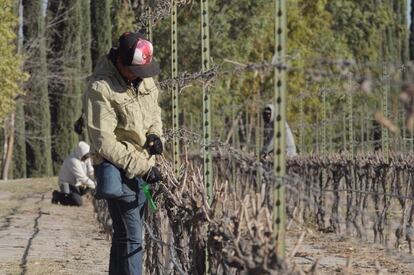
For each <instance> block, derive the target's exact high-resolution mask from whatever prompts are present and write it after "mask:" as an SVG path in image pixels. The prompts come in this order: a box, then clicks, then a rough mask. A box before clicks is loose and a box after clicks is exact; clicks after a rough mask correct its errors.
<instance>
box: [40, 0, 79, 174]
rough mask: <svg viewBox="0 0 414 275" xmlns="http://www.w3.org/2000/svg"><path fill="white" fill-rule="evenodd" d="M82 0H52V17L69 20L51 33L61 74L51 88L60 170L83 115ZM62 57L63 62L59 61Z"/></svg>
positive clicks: (56, 168)
mask: <svg viewBox="0 0 414 275" xmlns="http://www.w3.org/2000/svg"><path fill="white" fill-rule="evenodd" d="M81 2H82V1H81V0H67V1H60V0H49V2H48V4H49V14H50V18H56V17H59V16H62V15H64V16H65V20H61V21H60V22H59V23H58V24H56V26H55V29H54V30H52V31H51V32H50V38H49V40H50V43H51V45H50V48H51V49H52V51H51V52H52V53H53V56H51V57H50V58H51V60H52V62H53V63H54V64H55V66H54V68H53V72H52V73H53V74H55V75H58V76H60V77H58V79H57V80H56V83H53V85H52V87H51V89H50V97H51V98H52V101H51V102H52V107H51V109H52V134H53V137H54V142H53V145H54V146H53V151H52V156H53V161H54V165H53V167H54V171H55V173H57V172H58V171H59V169H60V165H61V164H62V162H63V160H64V159H65V158H66V157H67V156H68V155H69V154H70V153H71V151H72V150H73V148H74V147H75V145H76V143H77V142H78V140H79V139H78V136H77V134H76V133H75V131H74V130H73V125H74V123H75V121H76V120H77V119H78V117H79V116H80V114H81V108H82V107H81V105H82V104H81V93H82V92H81V73H82V72H83V70H82V52H81V51H82V43H81V33H82V26H81V25H82V11H81ZM59 60H60V62H59Z"/></svg>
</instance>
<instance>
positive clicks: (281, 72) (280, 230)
mask: <svg viewBox="0 0 414 275" xmlns="http://www.w3.org/2000/svg"><path fill="white" fill-rule="evenodd" d="M286 15H287V14H286V1H285V0H275V57H276V58H275V61H276V62H277V63H280V65H278V66H277V67H276V68H275V76H274V88H275V91H274V99H273V100H274V103H273V105H274V106H275V108H274V109H275V114H276V115H275V119H274V129H275V131H274V135H275V136H274V142H275V146H274V164H273V166H274V174H275V176H276V188H275V191H274V198H275V209H276V211H275V217H274V221H275V224H276V230H275V233H276V236H275V237H276V239H277V252H278V255H279V256H280V257H284V254H285V211H286V209H285V188H284V176H285V173H286V162H285V154H286V145H285V143H286V140H285V138H286V133H285V132H286V130H285V124H286V70H285V67H284V65H285V63H286V58H285V57H286V39H287V25H286V24H287V22H286V21H287V16H286Z"/></svg>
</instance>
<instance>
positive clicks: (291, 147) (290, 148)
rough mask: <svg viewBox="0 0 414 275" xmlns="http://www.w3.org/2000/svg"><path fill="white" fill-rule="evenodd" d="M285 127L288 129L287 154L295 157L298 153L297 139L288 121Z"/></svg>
mask: <svg viewBox="0 0 414 275" xmlns="http://www.w3.org/2000/svg"><path fill="white" fill-rule="evenodd" d="M285 129H286V156H288V157H294V156H296V155H297V153H296V146H295V139H294V138H293V134H292V131H291V130H290V127H289V125H288V124H287V123H286V124H285Z"/></svg>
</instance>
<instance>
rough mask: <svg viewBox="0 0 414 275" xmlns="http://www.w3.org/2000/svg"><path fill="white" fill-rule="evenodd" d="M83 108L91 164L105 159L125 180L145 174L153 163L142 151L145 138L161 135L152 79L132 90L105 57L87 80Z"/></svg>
mask: <svg viewBox="0 0 414 275" xmlns="http://www.w3.org/2000/svg"><path fill="white" fill-rule="evenodd" d="M83 108H84V112H85V115H86V129H87V133H88V137H89V141H90V143H91V155H92V161H93V164H94V165H97V164H99V163H101V162H102V161H103V159H106V160H108V161H109V162H111V163H112V164H114V165H115V166H117V167H119V168H122V169H123V170H124V171H125V174H126V176H127V177H128V178H133V177H135V176H142V175H144V174H145V173H146V172H148V170H149V169H150V168H151V167H152V166H153V165H154V164H155V163H154V162H155V160H154V157H151V156H150V155H149V154H148V152H147V150H146V149H144V144H145V141H146V136H147V135H149V134H156V135H157V136H159V137H161V135H162V122H161V109H160V107H159V105H158V88H157V86H156V85H155V83H154V80H153V79H152V78H145V79H144V80H143V81H142V82H141V83H140V85H139V87H138V88H137V89H134V88H133V87H131V86H128V85H127V84H126V82H125V81H124V79H123V78H122V77H121V75H120V73H119V72H118V70H117V69H116V67H115V66H114V64H113V63H112V62H111V61H110V60H109V58H108V57H107V56H104V57H102V58H101V59H100V60H99V62H98V64H97V66H96V68H95V71H94V73H93V75H92V77H91V79H90V80H89V84H88V88H87V90H86V92H85V94H84V99H83Z"/></svg>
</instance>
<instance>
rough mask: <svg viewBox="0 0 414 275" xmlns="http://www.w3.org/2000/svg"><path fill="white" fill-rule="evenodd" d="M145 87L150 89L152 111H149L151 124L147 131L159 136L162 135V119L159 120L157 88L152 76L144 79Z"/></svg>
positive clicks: (159, 109) (159, 110)
mask: <svg viewBox="0 0 414 275" xmlns="http://www.w3.org/2000/svg"><path fill="white" fill-rule="evenodd" d="M144 85H145V89H147V90H149V91H151V92H150V96H151V98H152V103H153V104H152V106H153V108H152V111H151V120H152V124H151V126H150V128H149V130H148V132H147V135H149V134H155V135H157V136H159V137H161V136H162V121H161V108H160V106H159V105H158V94H159V90H158V87H157V85H155V82H154V80H153V79H152V78H146V79H144Z"/></svg>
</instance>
